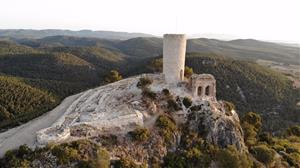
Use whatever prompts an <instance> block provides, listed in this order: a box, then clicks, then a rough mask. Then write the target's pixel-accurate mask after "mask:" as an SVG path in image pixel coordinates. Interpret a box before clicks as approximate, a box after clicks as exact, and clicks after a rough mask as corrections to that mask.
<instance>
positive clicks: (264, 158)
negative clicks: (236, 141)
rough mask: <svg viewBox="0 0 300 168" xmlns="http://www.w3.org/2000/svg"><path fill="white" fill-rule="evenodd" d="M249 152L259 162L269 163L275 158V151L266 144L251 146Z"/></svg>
mask: <svg viewBox="0 0 300 168" xmlns="http://www.w3.org/2000/svg"><path fill="white" fill-rule="evenodd" d="M250 152H251V153H252V154H253V156H254V157H255V158H256V159H257V160H258V161H260V162H262V163H264V164H266V165H269V164H270V163H272V162H273V161H274V159H275V153H276V152H275V151H274V150H273V149H271V148H269V147H268V146H266V145H263V144H262V145H258V146H254V147H252V148H251V150H250Z"/></svg>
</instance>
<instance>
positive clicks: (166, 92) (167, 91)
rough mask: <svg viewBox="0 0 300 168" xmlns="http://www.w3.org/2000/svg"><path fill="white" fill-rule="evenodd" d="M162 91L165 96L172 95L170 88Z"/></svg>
mask: <svg viewBox="0 0 300 168" xmlns="http://www.w3.org/2000/svg"><path fill="white" fill-rule="evenodd" d="M162 93H163V94H164V95H165V96H170V95H171V94H170V91H169V89H163V90H162Z"/></svg>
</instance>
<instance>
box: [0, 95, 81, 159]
mask: <svg viewBox="0 0 300 168" xmlns="http://www.w3.org/2000/svg"><path fill="white" fill-rule="evenodd" d="M80 95H81V93H79V94H77V95H73V96H70V97H67V98H65V99H64V100H63V101H62V103H61V104H60V105H59V106H57V107H56V108H54V109H53V110H51V111H49V112H47V113H45V114H44V115H42V116H40V117H38V118H36V119H34V120H32V121H30V122H28V123H26V124H23V125H21V126H19V127H16V128H12V129H9V130H7V131H6V132H3V133H1V134H0V157H2V156H3V155H4V154H5V152H6V151H7V150H10V149H16V148H18V147H19V146H20V145H23V144H27V145H28V146H30V147H34V146H35V142H36V132H37V131H38V130H41V129H43V128H46V127H49V126H51V125H52V124H53V123H54V122H55V121H57V119H58V118H59V117H60V116H61V115H62V114H63V113H64V112H65V110H66V109H67V108H68V107H69V106H70V105H71V103H72V102H73V101H74V100H75V99H76V98H78V97H79V96H80Z"/></svg>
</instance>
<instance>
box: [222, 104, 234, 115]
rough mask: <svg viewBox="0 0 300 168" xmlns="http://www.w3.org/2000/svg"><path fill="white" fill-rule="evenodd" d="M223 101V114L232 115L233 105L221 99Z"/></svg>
mask: <svg viewBox="0 0 300 168" xmlns="http://www.w3.org/2000/svg"><path fill="white" fill-rule="evenodd" d="M223 102H224V108H225V112H226V113H225V114H226V115H228V116H232V113H231V111H232V110H235V105H234V104H233V103H231V102H228V101H223Z"/></svg>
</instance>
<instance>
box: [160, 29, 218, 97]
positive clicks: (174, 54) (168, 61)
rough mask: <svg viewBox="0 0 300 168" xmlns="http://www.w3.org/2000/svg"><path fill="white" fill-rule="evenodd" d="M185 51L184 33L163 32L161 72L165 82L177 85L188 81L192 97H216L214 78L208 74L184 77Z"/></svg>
mask: <svg viewBox="0 0 300 168" xmlns="http://www.w3.org/2000/svg"><path fill="white" fill-rule="evenodd" d="M185 53H186V35H184V34H165V35H164V40H163V74H164V78H165V80H166V82H167V83H168V84H171V85H177V84H178V83H179V82H185V81H186V82H188V87H189V89H190V91H191V95H192V97H194V98H197V97H198V98H201V99H202V98H206V99H210V100H215V99H216V80H215V78H214V76H213V75H210V74H193V75H192V76H191V77H190V79H188V80H186V79H185V78H184V68H185Z"/></svg>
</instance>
